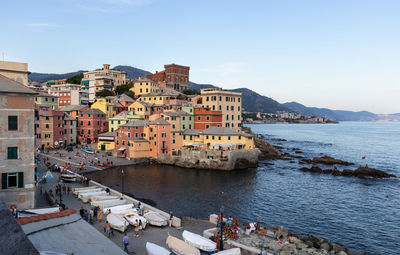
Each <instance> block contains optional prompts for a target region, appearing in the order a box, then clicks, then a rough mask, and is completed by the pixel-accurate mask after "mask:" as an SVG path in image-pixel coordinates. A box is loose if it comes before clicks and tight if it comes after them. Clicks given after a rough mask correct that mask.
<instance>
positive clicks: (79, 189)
mask: <svg viewBox="0 0 400 255" xmlns="http://www.w3.org/2000/svg"><path fill="white" fill-rule="evenodd" d="M96 188H98V187H97V186H88V187H80V188H73V189H72V192H73V193H74V194H75V192H78V191H83V190H89V189H96Z"/></svg>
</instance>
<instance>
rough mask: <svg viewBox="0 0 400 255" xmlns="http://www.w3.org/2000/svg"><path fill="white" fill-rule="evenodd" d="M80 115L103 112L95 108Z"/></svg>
mask: <svg viewBox="0 0 400 255" xmlns="http://www.w3.org/2000/svg"><path fill="white" fill-rule="evenodd" d="M82 114H105V113H104V112H102V111H100V110H99V109H96V108H91V109H87V110H86V111H84V112H82Z"/></svg>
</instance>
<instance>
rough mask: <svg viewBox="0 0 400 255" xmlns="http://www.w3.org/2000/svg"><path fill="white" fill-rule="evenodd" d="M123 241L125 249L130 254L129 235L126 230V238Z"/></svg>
mask: <svg viewBox="0 0 400 255" xmlns="http://www.w3.org/2000/svg"><path fill="white" fill-rule="evenodd" d="M122 242H123V243H124V251H125V252H126V253H128V254H129V251H128V245H129V237H128V235H127V234H126V232H125V233H124V238H122Z"/></svg>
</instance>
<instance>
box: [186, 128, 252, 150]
mask: <svg viewBox="0 0 400 255" xmlns="http://www.w3.org/2000/svg"><path fill="white" fill-rule="evenodd" d="M183 146H192V147H198V148H201V149H207V150H237V149H244V150H250V149H254V148H255V145H254V137H253V136H252V135H250V134H247V133H243V132H239V131H236V130H233V129H230V128H222V127H210V128H207V129H205V130H196V129H188V130H186V131H185V132H184V133H183Z"/></svg>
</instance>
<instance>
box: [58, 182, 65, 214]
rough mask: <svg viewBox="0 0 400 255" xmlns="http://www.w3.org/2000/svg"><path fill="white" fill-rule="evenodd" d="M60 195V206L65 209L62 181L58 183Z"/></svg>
mask: <svg viewBox="0 0 400 255" xmlns="http://www.w3.org/2000/svg"><path fill="white" fill-rule="evenodd" d="M58 193H59V194H60V206H61V207H62V208H64V207H63V203H62V186H61V180H59V181H58Z"/></svg>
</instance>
